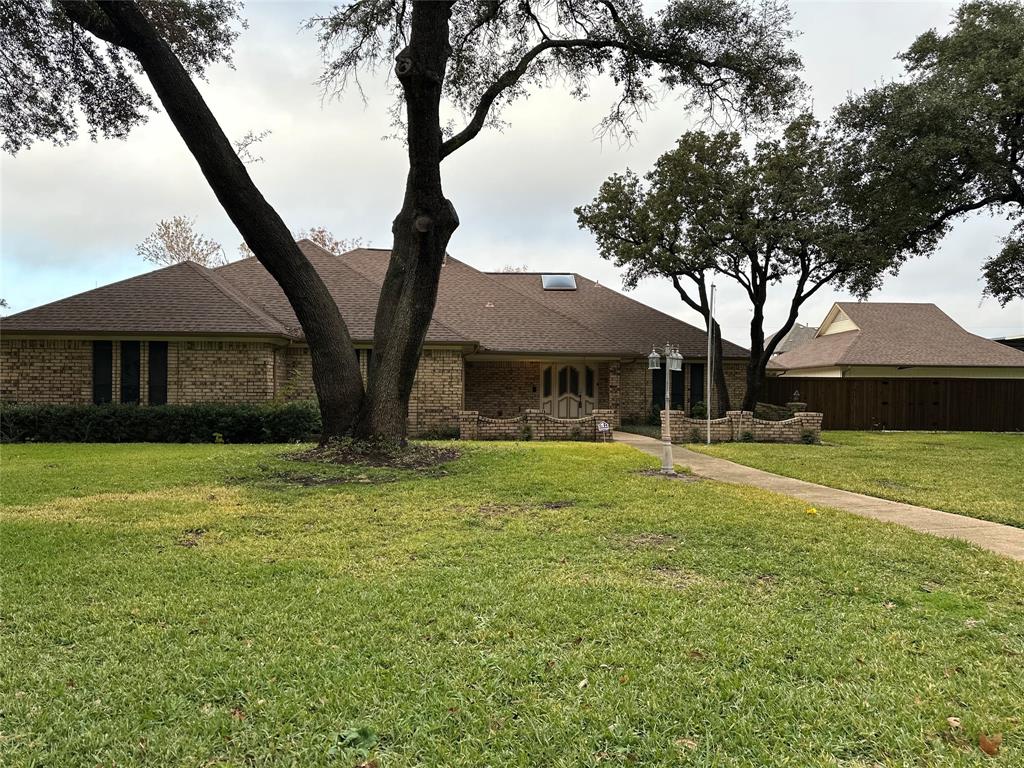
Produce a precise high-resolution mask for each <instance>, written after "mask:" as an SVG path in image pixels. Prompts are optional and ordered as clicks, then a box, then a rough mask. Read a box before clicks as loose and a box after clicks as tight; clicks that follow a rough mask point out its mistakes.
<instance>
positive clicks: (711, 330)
mask: <svg viewBox="0 0 1024 768" xmlns="http://www.w3.org/2000/svg"><path fill="white" fill-rule="evenodd" d="M714 335H715V284H714V283H712V284H711V305H710V313H709V315H708V365H707V377H708V383H707V395H706V396H705V398H704V400H705V405H706V406H707V408H705V411H706V414H705V415H706V416H707V420H708V439H707V444H708V445H711V397H712V395H713V394H714V393H713V392H712V391H711V382H712V381H713V379H712V374H713V372H714V367H715V358H714V357H713V356H712V355H711V337H712V336H714Z"/></svg>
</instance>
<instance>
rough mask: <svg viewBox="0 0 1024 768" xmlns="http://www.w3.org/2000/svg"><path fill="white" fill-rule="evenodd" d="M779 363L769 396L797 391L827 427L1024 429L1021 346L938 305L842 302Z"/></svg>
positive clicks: (1023, 357) (777, 397)
mask: <svg viewBox="0 0 1024 768" xmlns="http://www.w3.org/2000/svg"><path fill="white" fill-rule="evenodd" d="M773 362H774V364H775V366H774V367H773V368H772V369H771V370H770V371H769V373H771V374H773V376H774V377H775V378H774V379H773V380H771V381H770V382H769V387H768V393H769V394H768V398H769V399H770V400H773V401H776V402H782V401H784V400H786V399H789V398H790V397H792V394H793V391H794V390H799V392H800V395H801V398H800V399H801V401H804V402H807V403H808V405H809V407H810V408H811V409H812V410H815V411H822V412H823V413H824V414H825V423H824V426H825V427H826V428H832V429H866V428H875V427H885V428H892V429H1024V352H1020V351H1018V350H1016V349H1012V348H1011V347H1008V346H1005V345H1003V344H999V343H997V342H995V341H992V340H991V339H985V338H982V337H981V336H975V335H974V334H972V333H968V332H967V331H965V330H964V329H963V328H961V327H960V326H959V325H957V324H956V323H955V322H954V321H953V320H952V318H950V317H949V316H948V315H946V314H945V313H944V312H943V311H942V310H941V309H939V308H938V307H937V306H935V305H934V304H903V303H885V302H839V303H837V304H834V305H833V306H832V309H831V310H829V313H828V314H827V315H826V316H825V320H824V322H823V323H822V324H821V326H820V327H819V328H818V331H817V333H816V334H815V336H814V338H813V339H811V340H810V341H807V342H805V343H804V344H802V345H800V346H798V347H796V348H794V349H791V350H790V351H788V352H786V353H785V354H782V355H779V356H778V357H776V358H775V359H774V361H773Z"/></svg>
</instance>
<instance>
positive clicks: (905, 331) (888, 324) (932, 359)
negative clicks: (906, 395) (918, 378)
mask: <svg viewBox="0 0 1024 768" xmlns="http://www.w3.org/2000/svg"><path fill="white" fill-rule="evenodd" d="M837 309H838V311H839V312H842V313H844V314H845V315H846V317H847V318H849V320H850V321H851V322H852V326H853V327H852V329H851V330H844V331H842V332H840V333H828V332H827V331H828V325H829V322H830V320H831V319H832V318H834V317H835V316H836V315H837ZM776 361H777V363H778V364H779V365H780V366H782V367H783V368H785V369H787V370H799V369H806V368H831V367H837V366H838V367H842V366H855V365H867V366H897V367H919V366H920V367H941V368H961V367H968V368H974V367H986V368H1022V367H1024V352H1019V351H1017V350H1015V349H1011V348H1010V347H1007V346H1004V345H1002V344H999V343H998V342H995V341H992V340H990V339H985V338H982V337H981V336H975V335H974V334H973V333H968V332H967V331H965V330H964V329H963V328H961V327H960V326H959V325H957V324H956V322H955V321H954V320H953V319H952V318H951V317H950V316H949V315H947V314H946V313H945V312H943V311H942V310H941V309H939V308H938V307H937V306H935V305H934V304H909V303H887V302H875V301H872V302H837V303H836V304H835V305H834V306H833V308H832V310H831V311H830V312H829V315H828V317H827V318H826V322H825V323H823V324H822V326H821V329H819V331H818V335H817V336H816V337H815V338H813V339H811V340H810V341H808V342H806V343H805V344H802V345H800V346H798V347H797V348H795V349H793V350H792V351H790V352H787V353H785V354H783V355H779V356H778V357H777V358H776Z"/></svg>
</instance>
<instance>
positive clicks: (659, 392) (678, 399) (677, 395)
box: [651, 368, 685, 411]
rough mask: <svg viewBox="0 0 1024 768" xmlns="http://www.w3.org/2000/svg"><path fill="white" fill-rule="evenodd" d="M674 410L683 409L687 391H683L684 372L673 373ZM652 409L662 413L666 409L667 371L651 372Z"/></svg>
mask: <svg viewBox="0 0 1024 768" xmlns="http://www.w3.org/2000/svg"><path fill="white" fill-rule="evenodd" d="M671 376H672V410H674V411H678V410H681V409H682V408H683V402H684V400H685V397H684V395H685V391H684V389H683V372H682V371H672V373H671ZM651 407H652V408H653V409H654V410H656V411H660V410H662V409H663V408H664V407H665V369H664V368H662V369H661V370H658V371H651Z"/></svg>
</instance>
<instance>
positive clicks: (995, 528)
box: [614, 432, 1024, 561]
mask: <svg viewBox="0 0 1024 768" xmlns="http://www.w3.org/2000/svg"><path fill="white" fill-rule="evenodd" d="M614 439H615V442H617V443H622V444H623V445H631V446H633V447H634V448H637V449H638V450H641V451H644V452H645V453H649V454H651V455H652V456H657V457H658V458H661V441H660V440H656V439H654V438H653V437H646V436H645V435H634V434H630V433H628V432H616V433H614ZM672 452H673V456H674V458H675V462H676V464H680V465H683V466H685V467H689V468H690V469H691V470H692V471H693V473H694V474H696V475H700V476H702V477H707V478H710V479H712V480H721V481H722V482H725V483H733V484H735V485H751V486H754V487H756V488H764V489H765V490H767V491H774V492H775V493H781V494H784V495H786V496H793V497H795V498H797V499H801V500H802V501H806V502H808V503H810V504H815V505H820V506H823V507H835V508H836V509H842V510H845V511H847V512H852V513H853V514H855V515H860V516H861V517H870V518H872V519H873V520H881V521H882V522H885V523H896V524H898V525H905V526H906V527H907V528H912V529H913V530H915V531H920V532H921V533H929V534H931V535H932V536H941V537H942V538H946V539H963V540H964V541H969V542H970V543H972V544H974V545H976V546H978V547H981V548H982V549H987V550H989V551H990V552H995V553H996V554H998V555H1003V556H1004V557H1009V558H1013V559H1014V560H1021V561H1024V528H1014V527H1013V526H1011V525H1001V524H1000V523H990V522H988V521H987V520H975V519H974V518H973V517H964V516H963V515H954V514H952V513H950V512H940V511H939V510H937V509H928V508H927V507H916V506H914V505H913V504H903V503H901V502H898V501H889V500H887V499H879V498H876V497H874V496H865V495H864V494H861V493H853V492H852V491H841V490H838V489H836V488H828V487H826V486H824V485H817V484H816V483H808V482H806V481H804V480H795V479H793V478H791V477H782V476H781V475H775V474H772V473H771V472H764V471H762V470H760V469H753V468H752V467H745V466H743V465H741V464H736V463H734V462H732V461H727V460H725V459H719V458H716V457H714V456H705V455H704V454H703V453H696V452H695V451H691V450H688V449H686V448H684V447H683V446H680V445H673V446H672Z"/></svg>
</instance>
